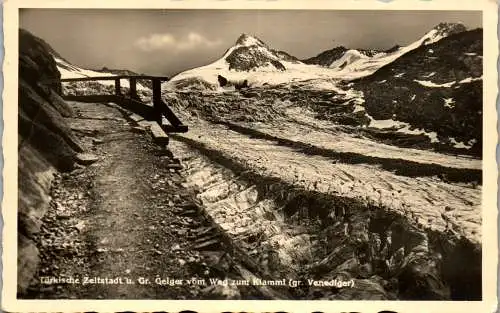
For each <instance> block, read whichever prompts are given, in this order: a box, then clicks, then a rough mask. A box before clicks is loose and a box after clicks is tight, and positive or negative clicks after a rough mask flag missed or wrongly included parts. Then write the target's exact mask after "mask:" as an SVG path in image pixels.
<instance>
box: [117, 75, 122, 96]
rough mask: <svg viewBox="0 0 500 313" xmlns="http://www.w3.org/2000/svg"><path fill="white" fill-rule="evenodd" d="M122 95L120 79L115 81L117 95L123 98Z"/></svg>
mask: <svg viewBox="0 0 500 313" xmlns="http://www.w3.org/2000/svg"><path fill="white" fill-rule="evenodd" d="M121 94H122V89H121V86H120V79H119V78H118V79H115V95H117V96H121Z"/></svg>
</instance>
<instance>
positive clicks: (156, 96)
mask: <svg viewBox="0 0 500 313" xmlns="http://www.w3.org/2000/svg"><path fill="white" fill-rule="evenodd" d="M151 82H152V84H153V109H154V112H155V113H154V114H155V119H156V121H157V122H158V123H159V124H160V125H161V123H162V118H161V117H162V114H161V104H160V103H161V101H162V100H161V80H160V79H152V80H151Z"/></svg>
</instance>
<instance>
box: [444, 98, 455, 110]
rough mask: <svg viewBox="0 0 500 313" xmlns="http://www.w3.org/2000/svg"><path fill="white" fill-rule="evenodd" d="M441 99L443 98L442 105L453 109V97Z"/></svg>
mask: <svg viewBox="0 0 500 313" xmlns="http://www.w3.org/2000/svg"><path fill="white" fill-rule="evenodd" d="M443 100H444V107H445V108H450V109H453V108H454V107H455V99H453V98H443Z"/></svg>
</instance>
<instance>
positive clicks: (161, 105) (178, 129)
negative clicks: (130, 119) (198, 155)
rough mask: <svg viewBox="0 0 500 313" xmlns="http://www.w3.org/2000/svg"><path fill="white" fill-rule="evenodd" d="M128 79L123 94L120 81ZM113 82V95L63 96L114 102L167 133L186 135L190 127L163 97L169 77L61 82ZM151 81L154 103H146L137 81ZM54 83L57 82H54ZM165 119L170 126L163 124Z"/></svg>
mask: <svg viewBox="0 0 500 313" xmlns="http://www.w3.org/2000/svg"><path fill="white" fill-rule="evenodd" d="M122 79H127V80H128V81H129V83H130V89H129V92H128V94H123V93H122V89H121V84H120V81H121V80H122ZM103 80H108V81H109V80H113V81H114V82H115V91H114V94H112V95H65V94H62V95H61V96H62V97H63V99H65V100H71V101H80V102H97V103H99V102H114V103H116V104H118V105H120V106H121V107H123V108H124V109H127V110H129V111H131V112H133V113H136V114H138V115H140V116H141V117H142V118H144V119H145V120H148V121H156V122H157V123H158V124H159V126H160V127H161V128H162V129H163V131H165V132H166V133H185V132H187V131H188V127H187V126H186V125H184V124H182V122H181V121H180V120H179V118H178V117H177V116H176V115H175V113H174V112H173V111H172V110H171V109H170V107H169V106H168V105H167V103H165V102H164V101H163V99H162V97H161V83H162V82H163V81H168V80H169V78H168V77H160V76H145V75H120V76H99V77H80V78H61V79H59V80H58V81H60V82H88V81H95V82H98V81H103ZM138 80H149V81H151V85H152V91H153V98H152V103H146V102H143V101H142V100H141V98H140V97H139V96H138V95H137V81H138ZM52 82H55V81H54V80H52ZM163 117H165V118H166V119H167V120H168V122H169V123H170V125H168V124H163Z"/></svg>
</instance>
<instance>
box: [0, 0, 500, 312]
mask: <svg viewBox="0 0 500 313" xmlns="http://www.w3.org/2000/svg"><path fill="white" fill-rule="evenodd" d="M354 2H356V1H354ZM374 2H377V1H375V0H374ZM378 2H379V3H381V2H380V1H378ZM417 2H418V1H417ZM425 2H427V1H425ZM80 3H83V2H80ZM478 3H479V2H478ZM387 5H389V4H387ZM493 8H494V10H496V7H495V6H493ZM490 9H491V8H490ZM16 10H17V12H18V25H16V26H15V27H13V26H11V28H12V29H11V30H10V31H11V33H12V35H11V36H13V37H16V41H17V46H11V48H12V49H13V48H14V47H15V50H16V51H13V52H12V53H13V54H14V56H13V57H12V58H13V59H14V60H15V62H16V63H14V64H15V67H16V68H15V69H14V72H17V73H14V74H13V77H16V76H17V77H18V79H17V82H15V84H14V81H13V82H12V85H9V84H6V87H5V88H6V89H7V88H10V89H11V91H12V94H14V96H15V95H17V111H12V112H15V115H12V116H10V117H9V116H8V115H7V113H4V121H6V122H5V123H12V124H15V126H14V128H15V130H14V132H15V133H14V134H12V133H11V135H13V136H17V144H15V141H12V144H13V145H14V146H15V148H13V150H15V151H13V155H14V156H17V157H16V158H15V159H14V160H12V158H8V157H5V152H4V158H5V159H6V160H7V161H9V162H12V163H10V165H11V166H10V168H11V169H12V170H13V171H15V172H16V173H15V176H11V177H17V178H15V179H16V180H17V183H16V186H15V190H16V191H15V192H8V190H7V191H4V194H10V195H11V196H15V199H14V201H13V203H12V206H11V207H10V208H9V210H10V211H11V213H12V214H15V217H14V216H13V219H14V220H13V221H12V222H13V223H14V224H17V228H16V229H15V230H14V233H9V234H8V235H9V236H10V237H12V238H14V239H13V241H15V244H16V246H17V247H16V249H17V253H16V254H15V255H14V256H12V257H13V258H14V257H15V261H14V263H16V264H17V265H16V264H13V267H11V268H10V269H5V268H4V273H5V271H6V270H8V271H11V272H12V273H11V275H14V276H16V284H15V286H14V285H12V286H5V285H4V288H10V289H12V292H13V293H14V294H15V298H16V299H17V300H30V301H32V302H30V303H32V304H33V303H36V302H37V301H40V300H44V301H45V300H100V301H101V300H301V302H298V303H302V302H304V301H309V300H315V301H318V300H322V301H320V302H318V303H323V304H325V303H327V305H328V302H329V303H330V305H332V304H333V303H335V301H341V300H348V301H358V300H383V301H382V302H379V304H380V303H382V304H383V303H390V302H392V301H396V302H399V303H401V302H404V301H420V302H422V303H424V301H425V303H426V304H428V302H431V303H439V302H446V303H451V304H455V305H457V306H458V308H460V303H464V305H465V306H467V305H473V304H474V303H478V304H480V303H484V301H485V300H488V301H491V296H492V295H494V296H496V290H492V291H490V292H488V293H487V294H488V295H487V296H486V291H487V290H485V286H493V287H492V288H496V261H495V260H496V259H495V258H496V256H495V255H496V254H497V252H496V251H497V250H496V236H497V232H496V210H497V208H496V171H497V169H496V166H495V163H494V162H495V161H494V155H495V144H496V140H497V139H496V138H497V137H496V112H495V103H494V102H490V103H486V102H485V101H491V99H493V101H495V96H496V89H495V88H496V77H497V74H496V70H495V68H494V67H495V62H496V61H495V60H493V59H492V53H497V51H496V50H495V49H498V47H494V50H490V52H486V51H487V49H486V44H485V42H486V40H487V39H486V38H487V37H486V35H485V34H486V33H485V28H486V22H485V14H486V11H485V10H483V9H481V7H478V8H477V9H462V8H461V7H460V6H459V5H455V6H449V7H448V8H447V9H440V10H433V9H426V8H425V7H424V6H423V5H422V9H420V8H419V7H418V6H413V7H409V6H408V7H407V8H406V9H389V8H388V9H384V7H382V9H379V8H377V9H369V8H366V9H360V8H359V6H357V7H356V9H349V8H347V9H346V8H343V9H332V8H325V9H318V8H316V9H308V8H307V7H300V8H298V9H297V8H295V9H294V8H286V7H283V6H281V7H279V8H274V9H269V8H266V7H265V6H264V5H263V6H262V7H261V8H258V7H256V6H255V3H254V5H253V6H252V7H248V8H247V7H245V4H243V5H242V6H241V7H239V8H235V7H231V6H228V7H226V8H224V7H222V8H220V7H218V8H208V7H205V8H189V7H186V5H184V7H165V8H159V7H154V8H140V7H135V8H128V7H121V8H120V7H116V8H113V7H111V8H101V7H78V8H72V7H60V8H58V7H47V8H44V7H33V8H30V7H20V8H18V9H16ZM489 27H490V28H492V29H494V30H496V24H495V25H489ZM490 33H491V32H490ZM490 37H491V36H490ZM489 39H493V38H489ZM494 39H495V40H496V38H494ZM493 43H496V41H493ZM494 45H495V44H494ZM497 46H498V45H497ZM488 53H490V54H489V58H490V59H488V60H485V59H483V57H485V54H488ZM496 57H497V56H496V55H494V56H493V58H496ZM492 60H493V63H492ZM486 62H489V63H486ZM488 66H489V69H488V70H487V68H488ZM486 71H488V73H489V75H490V76H488V77H489V80H488V79H487V76H486V74H485V72H486ZM492 71H493V75H494V76H492ZM8 79H9V78H6V81H7V80H8ZM12 80H13V79H12ZM490 80H491V82H490ZM492 83H493V84H492ZM9 86H10V87H9ZM486 86H492V88H491V90H489V89H488V88H486ZM12 89H13V90H12ZM16 89H17V90H16ZM488 92H490V93H493V94H494V95H493V96H487V93H488ZM485 99H486V100H485ZM14 104H15V102H13V101H10V103H9V102H7V103H6V102H5V101H4V106H6V105H11V106H12V105H14ZM487 107H488V108H487ZM4 112H6V111H4ZM8 118H10V119H11V120H10V121H9V122H7V119H8ZM488 127H489V128H488ZM5 138H6V137H4V143H5ZM485 138H486V139H485ZM487 139H488V140H487ZM492 141H493V142H492ZM487 163H488V164H489V165H487V166H486V164H487ZM16 165H17V166H16ZM6 167H9V166H7V163H6ZM4 173H5V172H4ZM486 175H491V176H494V177H493V178H491V176H486ZM486 177H490V178H486ZM4 182H5V183H8V182H9V181H8V180H4ZM11 182H12V181H11ZM4 190H5V189H4ZM485 190H488V191H489V192H492V193H490V194H486V193H485ZM485 199H487V200H485ZM485 201H487V202H485ZM485 203H488V205H485ZM5 209H6V208H5V206H4V210H5ZM486 211H487V212H486ZM4 214H5V213H4ZM485 214H489V215H485ZM486 216H489V218H486ZM4 220H5V217H4ZM484 223H490V224H488V228H487V229H488V231H487V232H486V231H485V227H484ZM10 227H13V226H10ZM11 229H14V228H11ZM4 236H5V231H4ZM485 237H491V238H490V239H488V240H489V241H488V242H489V243H494V247H488V248H487V247H486V246H485ZM4 240H5V238H4ZM487 249H490V250H489V254H488V255H489V257H488V258H486V257H485V256H486V254H485V250H487ZM5 253H7V252H6V250H5V249H4V254H5ZM492 254H493V256H492ZM4 258H5V255H4ZM490 258H491V259H490ZM488 260H491V261H488ZM485 264H486V265H485ZM490 265H493V266H494V267H491V266H490ZM484 266H490V267H489V269H488V272H486V270H485V268H484ZM15 269H17V270H15ZM488 273H489V274H488ZM493 276H494V277H493ZM49 302H50V301H49ZM221 302H222V303H224V302H226V301H221ZM231 303H233V302H231ZM236 303H238V302H236ZM274 303H278V302H274ZM313 303H314V302H313ZM367 303H368V302H367ZM489 303H490V304H491V303H492V302H489ZM418 305H419V304H418V303H417V304H414V305H413V307H410V308H409V309H413V310H417V309H418ZM327 307H328V306H327ZM490 307H491V306H490ZM34 308H36V306H35V307H34ZM203 309H204V307H203V305H202V306H200V307H199V309H198V311H200V312H201V311H203ZM491 309H494V307H491ZM290 310H291V311H293V306H292V307H291V309H290ZM457 312H458V311H457ZM478 312H479V311H478Z"/></svg>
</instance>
